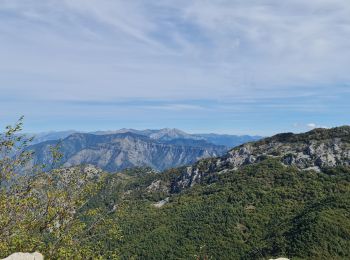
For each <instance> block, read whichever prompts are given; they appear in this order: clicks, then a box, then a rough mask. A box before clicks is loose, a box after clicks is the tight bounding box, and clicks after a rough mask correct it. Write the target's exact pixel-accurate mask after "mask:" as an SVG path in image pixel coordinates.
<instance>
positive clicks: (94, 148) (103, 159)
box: [29, 128, 261, 172]
mask: <svg viewBox="0 0 350 260" xmlns="http://www.w3.org/2000/svg"><path fill="white" fill-rule="evenodd" d="M260 138H261V137H259V136H235V135H218V134H188V133H185V132H183V131H181V130H178V129H169V128H165V129H160V130H134V129H120V130H116V131H98V132H92V133H78V132H76V131H64V132H51V133H42V134H38V135H36V137H35V139H34V143H33V145H32V146H30V147H29V149H30V150H33V151H34V152H35V159H34V161H35V162H36V163H44V164H47V165H49V164H50V163H51V156H50V147H51V146H53V145H56V144H58V143H59V144H60V151H61V153H62V154H63V159H62V164H63V165H64V166H74V165H80V164H92V165H95V166H97V167H100V168H102V169H103V170H106V171H111V172H112V171H117V170H122V169H125V168H132V167H139V166H148V167H152V168H153V169H155V170H164V169H168V168H172V167H177V166H182V165H188V164H192V163H194V162H196V161H197V160H199V159H202V158H207V157H216V156H220V155H222V154H224V153H225V152H226V151H227V150H228V149H229V148H230V147H233V146H236V145H239V144H242V143H245V142H250V141H254V140H258V139H260Z"/></svg>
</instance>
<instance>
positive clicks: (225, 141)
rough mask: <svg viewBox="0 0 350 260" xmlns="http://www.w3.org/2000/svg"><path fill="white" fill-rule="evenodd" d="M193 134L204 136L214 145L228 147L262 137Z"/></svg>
mask: <svg viewBox="0 0 350 260" xmlns="http://www.w3.org/2000/svg"><path fill="white" fill-rule="evenodd" d="M195 136H198V137H201V138H204V139H205V140H206V141H207V142H209V143H213V144H216V145H225V146H228V147H235V146H238V145H241V144H244V143H247V142H253V141H257V140H260V139H262V138H263V137H262V136H258V135H254V136H251V135H227V134H195Z"/></svg>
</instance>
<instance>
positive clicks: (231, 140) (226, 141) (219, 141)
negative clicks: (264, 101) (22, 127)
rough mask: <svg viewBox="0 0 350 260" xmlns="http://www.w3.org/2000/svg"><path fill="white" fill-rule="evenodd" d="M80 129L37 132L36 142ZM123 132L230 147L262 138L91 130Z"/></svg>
mask: <svg viewBox="0 0 350 260" xmlns="http://www.w3.org/2000/svg"><path fill="white" fill-rule="evenodd" d="M77 132H78V131H74V130H70V131H62V132H47V133H39V134H36V137H35V140H34V143H35V144H36V143H40V142H44V141H49V140H58V139H64V138H66V137H68V136H69V135H71V134H73V133H77ZM122 133H134V134H137V135H143V136H147V137H149V138H150V139H154V140H160V141H171V140H180V139H187V140H203V141H206V142H209V143H212V144H216V145H223V146H226V147H229V148H232V147H235V146H237V145H241V144H243V143H246V142H251V141H257V140H259V139H261V138H262V137H261V136H250V135H228V134H213V133H211V134H189V133H186V132H184V131H182V130H179V129H176V128H163V129H146V130H136V129H130V128H122V129H119V130H110V131H95V132H90V134H94V135H110V134H122Z"/></svg>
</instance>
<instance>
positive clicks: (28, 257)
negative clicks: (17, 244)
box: [3, 252, 44, 260]
mask: <svg viewBox="0 0 350 260" xmlns="http://www.w3.org/2000/svg"><path fill="white" fill-rule="evenodd" d="M3 260H44V257H43V255H42V254H40V253H38V252H35V253H14V254H12V255H10V256H8V257H6V258H4V259H3Z"/></svg>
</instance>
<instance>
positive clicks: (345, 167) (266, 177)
mask: <svg viewBox="0 0 350 260" xmlns="http://www.w3.org/2000/svg"><path fill="white" fill-rule="evenodd" d="M20 129H21V122H20V123H19V124H18V125H17V126H15V127H9V128H8V129H7V131H6V132H5V133H4V134H3V135H1V138H0V152H1V157H0V174H1V175H0V213H1V214H0V233H1V236H0V257H5V256H7V255H9V254H10V253H13V252H17V251H35V250H38V251H40V252H41V253H43V254H44V255H45V257H46V259H118V258H121V259H268V258H270V257H281V256H285V257H289V258H291V259H350V167H349V156H350V153H349V143H350V139H349V135H350V128H348V127H342V128H335V129H330V130H314V131H311V132H309V133H306V134H302V135H292V134H281V135H277V136H275V137H273V138H269V139H265V140H262V141H259V142H256V143H250V144H246V145H242V146H241V147H237V148H235V149H233V150H231V151H230V153H228V154H227V155H226V156H224V157H220V158H211V159H205V160H201V161H199V162H198V163H196V164H195V165H193V166H192V167H190V168H186V167H182V168H175V169H170V170H167V171H165V172H162V173H158V172H155V171H153V170H152V169H150V168H135V169H129V170H124V171H122V172H119V173H114V174H106V173H104V172H102V171H101V170H98V169H96V168H95V167H92V166H84V167H83V166H81V167H72V168H57V165H52V167H51V168H54V170H50V171H45V170H43V169H50V167H48V166H46V167H42V166H40V167H39V166H36V167H30V168H28V167H25V168H24V169H25V170H24V169H23V167H24V166H26V165H27V162H28V161H30V159H31V153H30V152H28V150H27V149H26V147H27V142H28V141H30V140H27V139H26V138H25V137H24V136H21V135H16V133H17V132H18V131H20ZM276 147H277V148H278V152H279V153H278V154H276V153H274V150H275V149H276ZM50 151H51V154H52V156H53V158H52V160H53V161H54V162H57V161H56V159H55V158H59V157H61V155H60V154H59V153H58V151H57V150H56V149H55V148H52V147H50ZM14 154H15V155H16V156H14ZM286 155H288V156H289V155H290V156H293V157H295V160H294V161H293V160H292V161H287V162H286V161H285V159H284V158H285V156H286ZM305 158H306V159H307V161H305V160H306V159H305ZM310 165H311V166H315V167H311V168H310V167H309V166H310ZM316 166H317V167H316Z"/></svg>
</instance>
